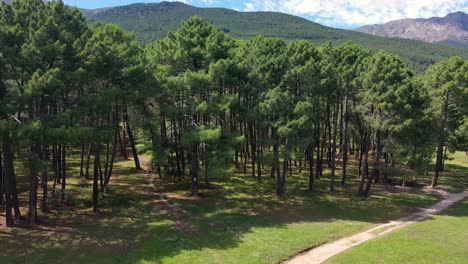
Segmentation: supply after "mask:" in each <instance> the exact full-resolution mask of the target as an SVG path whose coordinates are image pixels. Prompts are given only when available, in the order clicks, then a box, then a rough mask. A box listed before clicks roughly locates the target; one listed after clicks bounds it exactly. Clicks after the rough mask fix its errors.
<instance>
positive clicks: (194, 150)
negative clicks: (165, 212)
mask: <svg viewBox="0 0 468 264" xmlns="http://www.w3.org/2000/svg"><path fill="white" fill-rule="evenodd" d="M198 145H199V143H198V142H193V143H192V144H191V147H190V148H191V150H190V156H191V157H190V158H191V174H192V182H191V187H190V191H191V193H190V196H198V167H199V164H198V162H199V161H198Z"/></svg>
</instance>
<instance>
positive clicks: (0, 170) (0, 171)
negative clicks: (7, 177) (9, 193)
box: [0, 148, 5, 206]
mask: <svg viewBox="0 0 468 264" xmlns="http://www.w3.org/2000/svg"><path fill="white" fill-rule="evenodd" d="M4 186H5V185H4V177H3V154H2V148H0V206H2V205H3V203H4V201H5V200H4V199H3V196H4V194H5V188H4Z"/></svg>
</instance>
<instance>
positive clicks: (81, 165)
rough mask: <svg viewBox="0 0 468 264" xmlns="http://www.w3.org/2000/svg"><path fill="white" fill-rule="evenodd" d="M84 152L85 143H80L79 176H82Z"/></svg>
mask: <svg viewBox="0 0 468 264" xmlns="http://www.w3.org/2000/svg"><path fill="white" fill-rule="evenodd" d="M84 152H85V145H84V144H81V158H80V177H84V176H85V175H84Z"/></svg>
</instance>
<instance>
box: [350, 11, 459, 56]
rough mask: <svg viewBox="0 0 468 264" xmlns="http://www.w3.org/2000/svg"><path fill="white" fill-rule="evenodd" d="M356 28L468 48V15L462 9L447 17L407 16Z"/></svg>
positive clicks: (373, 33) (390, 35) (381, 34)
mask: <svg viewBox="0 0 468 264" xmlns="http://www.w3.org/2000/svg"><path fill="white" fill-rule="evenodd" d="M354 30H355V31H358V32H362V33H366V34H371V35H376V36H382V37H398V38H404V39H415V40H421V41H425V42H428V43H439V44H446V45H452V46H457V47H463V48H468V15H467V14H466V13H464V12H461V11H458V12H454V13H450V14H448V15H446V16H445V17H431V18H427V19H424V18H405V19H399V20H394V21H390V22H387V23H384V24H374V25H366V26H362V27H359V28H356V29H354Z"/></svg>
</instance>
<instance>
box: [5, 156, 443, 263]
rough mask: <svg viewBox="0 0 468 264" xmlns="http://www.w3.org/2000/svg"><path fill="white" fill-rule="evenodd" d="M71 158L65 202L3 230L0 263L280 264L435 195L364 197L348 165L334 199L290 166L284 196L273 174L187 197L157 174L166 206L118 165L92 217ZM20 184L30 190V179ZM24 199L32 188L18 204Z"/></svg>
mask: <svg viewBox="0 0 468 264" xmlns="http://www.w3.org/2000/svg"><path fill="white" fill-rule="evenodd" d="M70 161H71V162H72V163H71V166H70V170H69V175H70V179H69V181H68V182H69V184H70V185H69V186H68V192H67V195H68V198H67V201H69V202H68V205H55V206H54V207H53V208H52V209H53V211H52V213H51V214H47V215H44V214H42V213H41V214H40V217H41V220H42V221H43V225H41V226H39V227H37V228H32V229H22V228H13V229H8V230H0V259H1V260H2V263H57V262H65V263H277V262H279V261H281V260H284V259H287V258H289V257H290V256H292V255H294V254H296V253H297V252H299V251H302V250H305V249H307V248H310V247H313V246H316V245H319V244H321V243H325V242H327V241H332V240H334V239H337V238H340V237H343V236H346V235H350V234H353V233H357V232H359V231H362V230H364V229H367V228H370V227H372V226H374V225H376V224H379V223H383V222H386V221H388V220H390V219H397V218H399V217H401V216H403V215H406V214H408V213H409V212H413V211H415V210H417V208H420V207H425V206H428V205H430V204H433V203H434V202H435V201H437V200H438V198H437V197H435V196H433V195H431V194H429V193H426V192H423V191H422V190H419V189H410V188H397V187H393V186H383V185H375V186H374V187H373V196H372V197H371V198H370V199H362V198H358V197H356V195H355V192H356V186H357V180H358V179H357V176H356V175H355V169H356V168H355V164H351V166H350V169H351V171H350V177H349V186H348V187H347V188H346V189H341V188H337V192H336V193H335V194H333V195H332V194H330V193H329V191H328V186H329V181H328V176H329V171H328V170H327V171H325V175H324V177H323V178H322V179H321V180H320V181H316V183H315V191H314V192H313V193H310V192H308V191H307V190H306V187H307V175H306V173H305V172H302V173H299V172H298V171H294V173H293V177H289V178H288V179H287V184H286V186H287V190H286V195H285V197H282V198H278V197H276V195H275V194H274V184H275V183H274V180H271V179H270V178H269V177H268V176H267V177H265V178H264V181H263V183H261V184H258V183H257V182H256V180H255V179H253V178H251V177H249V176H247V175H244V174H243V173H240V172H236V173H235V174H233V175H232V176H230V177H221V176H220V177H217V178H212V179H211V182H210V185H204V184H202V186H201V193H202V194H203V198H202V199H190V198H188V196H187V194H188V191H187V190H188V189H189V188H188V184H187V183H182V184H177V183H173V182H170V181H168V179H159V178H157V181H156V183H157V186H158V189H160V190H161V191H162V192H163V193H164V196H165V197H166V198H167V200H168V203H164V202H161V201H160V200H159V199H157V197H155V195H154V194H153V192H152V190H151V189H150V188H149V187H148V186H147V180H146V179H145V178H144V176H143V174H142V172H138V171H135V170H133V169H131V167H132V161H119V162H117V164H116V168H115V172H116V175H115V176H114V178H113V180H112V184H111V190H110V192H109V193H108V194H105V195H103V196H102V197H101V208H102V209H101V213H99V214H97V215H95V214H93V213H92V210H91V203H90V201H91V181H88V180H85V179H83V178H78V177H75V176H74V175H77V174H78V171H77V170H76V167H77V165H78V160H77V159H76V158H75V159H71V160H70ZM268 172H269V171H267V170H266V171H265V173H266V174H268ZM18 173H19V174H21V173H20V172H18ZM338 173H339V172H338ZM450 173H451V172H450V171H448V172H447V173H446V174H447V175H449V174H450ZM19 182H20V186H22V187H21V188H22V190H25V189H26V188H25V187H26V186H25V184H27V183H26V179H25V177H19ZM26 199H27V192H25V193H23V194H22V201H23V202H22V204H26ZM18 248H21V249H22V250H18Z"/></svg>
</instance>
